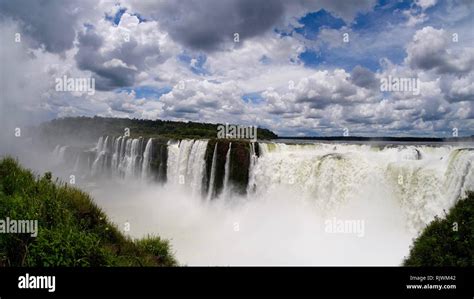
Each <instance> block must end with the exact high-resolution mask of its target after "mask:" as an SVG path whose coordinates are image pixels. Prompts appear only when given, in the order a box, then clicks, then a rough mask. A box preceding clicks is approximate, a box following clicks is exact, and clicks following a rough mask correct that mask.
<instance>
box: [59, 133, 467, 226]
mask: <svg viewBox="0 0 474 299" xmlns="http://www.w3.org/2000/svg"><path fill="white" fill-rule="evenodd" d="M153 142H154V139H151V138H149V139H148V140H146V142H145V140H144V139H143V138H141V137H140V138H130V137H125V136H120V137H110V136H103V137H100V138H99V140H98V141H97V144H96V145H95V146H94V147H92V148H88V149H87V150H84V151H82V152H80V151H75V150H74V148H72V147H70V146H67V145H57V146H56V147H55V148H54V150H53V153H52V154H53V156H54V159H55V161H57V162H58V164H59V165H65V164H64V162H65V161H64V160H65V159H66V158H67V159H70V160H71V163H70V166H71V168H72V169H74V171H88V172H90V174H92V175H100V174H108V175H112V176H116V177H122V178H126V179H128V178H141V179H148V178H150V177H151V176H152V175H153V173H152V171H156V169H155V170H153V169H151V166H150V165H151V163H152V162H154V163H158V164H157V165H159V163H166V164H165V165H166V167H163V168H162V169H163V171H166V173H165V174H164V176H165V177H166V178H167V182H168V183H169V184H175V185H183V187H184V188H188V189H189V190H190V194H194V195H199V196H204V197H206V198H207V199H211V198H212V197H214V196H215V195H216V192H217V191H218V189H220V188H221V187H222V192H221V193H222V194H223V195H224V196H230V195H231V194H232V193H233V192H236V190H235V188H231V186H234V187H235V186H236V181H234V180H236V178H235V177H234V175H232V177H231V173H230V172H231V169H232V164H231V163H240V161H238V160H236V161H231V160H232V159H231V152H232V150H234V151H235V153H236V157H238V155H240V157H241V155H242V153H246V152H245V150H247V151H248V153H247V155H248V156H247V157H249V160H248V166H244V165H243V164H242V166H241V164H237V165H239V166H241V167H248V169H247V172H248V182H247V181H246V178H244V179H245V180H244V181H243V182H244V183H243V193H242V194H245V192H246V193H247V196H248V197H257V198H259V197H264V196H265V195H266V194H268V193H270V192H275V191H276V192H278V190H279V188H285V189H289V190H291V192H292V193H293V194H297V196H296V198H298V199H304V200H305V201H308V202H311V203H313V204H315V205H316V206H317V207H318V209H320V210H321V211H331V210H333V209H335V208H337V207H340V206H342V205H344V204H346V203H347V202H353V201H357V200H358V199H360V198H362V197H366V196H367V195H368V194H372V193H373V192H374V191H373V190H374V188H375V189H377V190H378V191H377V192H382V193H381V194H383V195H381V196H384V197H390V198H393V199H394V200H395V201H396V202H397V203H398V204H399V205H400V207H401V209H402V211H403V212H404V214H405V215H406V217H407V219H408V223H409V226H410V227H411V228H413V229H415V230H419V229H420V228H422V227H424V225H426V224H427V223H429V222H430V221H431V220H432V219H433V217H434V216H435V215H443V211H447V210H449V208H450V207H451V206H453V205H454V203H455V202H456V200H458V198H459V197H462V196H464V195H465V194H466V192H467V191H469V190H474V148H473V147H472V146H464V147H461V146H454V145H441V146H438V145H436V146H429V145H416V144H409V145H387V146H381V145H370V144H341V143H339V144H334V143H300V144H298V143H295V144H286V143H275V142H259V143H254V142H251V143H250V144H249V145H248V147H242V146H241V145H239V144H235V143H234V148H233V147H232V143H230V142H229V143H228V149H227V151H226V154H225V157H219V151H218V148H219V146H218V144H219V142H220V141H217V142H216V143H215V145H214V146H213V149H214V151H213V153H212V161H209V160H210V159H211V157H210V156H208V157H206V151H207V150H210V149H208V148H207V147H208V141H207V140H190V139H183V140H181V141H173V140H170V141H168V142H167V144H163V146H166V147H167V154H166V155H164V158H162V157H161V156H160V154H157V155H155V154H154V151H156V149H154V148H153V147H154V145H153ZM239 146H241V147H239ZM256 147H258V153H259V155H258V156H257V154H256V153H257V151H256V150H257V148H256ZM238 153H239V154H238ZM74 154H77V156H74ZM84 155H85V156H84ZM224 158H225V160H224ZM153 159H158V160H156V161H155V160H153ZM206 159H209V160H208V161H207V164H206ZM82 164H85V165H82ZM206 165H207V166H208V167H210V169H206ZM160 169H161V166H160ZM242 173H244V174H245V171H244V172H242ZM242 173H240V174H239V175H240V177H239V179H241V177H242ZM206 174H209V178H208V179H207V178H206ZM240 182H242V181H240ZM204 184H208V189H207V194H203V191H204V190H205V189H204V186H205V185H204ZM245 184H247V185H245ZM245 187H246V188H245ZM239 190H240V189H239ZM381 190H382V191H381Z"/></svg>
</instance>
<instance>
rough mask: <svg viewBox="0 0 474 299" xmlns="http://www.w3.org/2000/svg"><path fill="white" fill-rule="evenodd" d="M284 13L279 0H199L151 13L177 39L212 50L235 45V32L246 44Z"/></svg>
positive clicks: (159, 6)
mask: <svg viewBox="0 0 474 299" xmlns="http://www.w3.org/2000/svg"><path fill="white" fill-rule="evenodd" d="M283 12H284V8H283V4H282V2H281V1H280V0H275V1H266V0H239V1H237V0H224V1H213V0H200V1H166V2H162V3H160V4H157V5H156V7H155V10H154V11H153V12H151V14H152V16H153V17H154V18H157V19H158V20H159V21H160V24H161V25H162V26H163V27H164V28H165V29H166V30H167V31H168V32H169V33H170V34H171V36H172V38H173V39H174V40H176V41H178V42H180V43H182V44H183V45H185V46H187V47H189V48H192V49H197V50H205V51H212V50H217V49H219V48H220V47H221V46H222V45H223V44H224V43H226V42H232V41H233V39H234V33H238V34H239V38H240V41H244V40H245V39H247V38H251V37H254V36H258V35H260V34H262V33H263V32H265V31H267V30H270V29H271V28H272V26H273V25H275V23H277V22H278V21H279V20H280V19H281V17H282V16H283ZM141 13H144V14H147V13H150V12H149V11H143V12H141Z"/></svg>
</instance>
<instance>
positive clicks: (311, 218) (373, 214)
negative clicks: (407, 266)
mask: <svg viewBox="0 0 474 299" xmlns="http://www.w3.org/2000/svg"><path fill="white" fill-rule="evenodd" d="M380 192H383V190H378V192H373V193H371V195H370V196H369V197H367V198H361V199H360V200H359V201H357V202H348V203H346V204H344V205H341V206H339V207H337V208H336V209H335V210H332V211H330V212H327V213H322V212H321V211H319V210H318V209H317V207H316V205H315V204H314V202H311V200H309V199H304V200H303V199H297V198H296V197H295V195H294V193H292V192H291V191H290V190H285V189H284V188H279V190H276V191H275V192H271V193H268V194H266V195H265V196H263V197H252V196H249V197H246V196H245V197H233V198H223V197H220V198H217V199H215V200H212V201H206V200H203V199H202V198H200V197H197V196H190V195H189V192H187V190H186V189H185V188H183V187H182V186H179V185H174V186H169V185H167V186H151V185H149V184H143V183H140V182H136V181H135V182H132V181H128V182H124V181H114V182H113V181H109V182H106V183H104V184H102V183H100V186H94V187H93V188H91V193H92V195H93V197H94V198H95V200H96V201H97V202H98V204H99V205H100V206H101V207H103V208H104V210H105V211H106V213H107V215H109V216H110V217H111V220H112V221H113V222H114V223H116V224H117V226H118V227H119V228H120V229H122V230H124V228H125V227H126V226H127V224H126V223H128V224H129V227H130V231H129V234H130V236H132V237H134V238H140V237H143V236H146V235H148V234H152V235H157V234H158V235H160V236H161V237H164V238H167V239H169V240H170V243H171V245H172V248H173V250H174V251H175V254H176V257H177V259H178V261H179V262H180V263H181V264H185V265H400V264H401V262H402V260H403V257H404V256H405V255H407V254H408V250H409V245H410V244H411V241H412V240H411V238H412V237H414V235H415V234H413V233H410V232H409V230H408V228H407V227H406V220H405V217H404V215H403V214H402V212H401V210H400V207H398V206H397V203H396V202H395V200H393V199H392V198H390V197H386V196H379V195H380V194H381V193H380ZM382 198H383V199H382ZM334 217H336V218H337V219H354V220H362V221H364V223H365V227H364V228H365V231H364V234H363V236H358V235H357V234H345V233H328V232H326V231H325V225H326V221H327V220H328V219H333V218H334Z"/></svg>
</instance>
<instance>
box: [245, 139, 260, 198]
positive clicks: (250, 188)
mask: <svg viewBox="0 0 474 299" xmlns="http://www.w3.org/2000/svg"><path fill="white" fill-rule="evenodd" d="M257 159H258V157H257V154H256V152H255V142H251V143H250V165H249V184H248V186H247V194H248V195H250V194H252V193H253V192H254V191H255V172H254V171H253V169H254V167H255V164H256V163H257Z"/></svg>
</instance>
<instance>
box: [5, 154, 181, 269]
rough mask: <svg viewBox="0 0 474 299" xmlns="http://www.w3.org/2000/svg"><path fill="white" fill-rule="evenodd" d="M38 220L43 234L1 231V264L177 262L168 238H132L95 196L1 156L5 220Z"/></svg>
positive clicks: (134, 263) (134, 264) (77, 265)
mask: <svg viewBox="0 0 474 299" xmlns="http://www.w3.org/2000/svg"><path fill="white" fill-rule="evenodd" d="M7 217H8V218H10V219H16V220H37V221H38V236H37V237H32V236H31V235H30V234H12V233H0V266H28V267H35V266H38V267H51V266H52V267H55V266H74V267H93V266H105V267H106V266H176V265H177V262H176V260H175V259H174V257H173V255H172V253H171V247H170V245H169V243H168V241H166V240H163V239H160V238H159V237H154V236H148V237H146V238H144V239H140V240H132V239H130V238H129V237H126V236H124V235H123V234H122V233H121V232H120V231H119V230H118V229H117V227H116V226H115V225H113V224H112V223H111V222H110V221H109V220H108V219H107V216H106V215H105V214H104V212H103V211H102V210H101V209H100V208H99V207H98V206H97V205H96V204H95V203H94V202H93V200H92V199H91V197H90V196H89V195H88V194H87V193H85V192H82V191H81V190H79V189H77V188H74V187H71V186H68V185H67V184H64V183H61V182H59V181H58V180H56V181H55V182H53V181H52V180H51V173H46V174H45V175H44V176H42V177H35V175H33V173H32V172H31V171H30V170H27V169H24V168H22V167H21V166H20V165H19V164H18V162H17V161H16V160H14V159H12V158H9V157H7V158H4V159H1V160H0V219H2V220H5V219H6V218H7Z"/></svg>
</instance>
